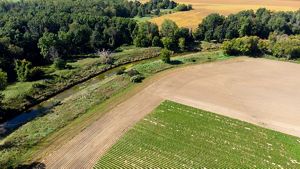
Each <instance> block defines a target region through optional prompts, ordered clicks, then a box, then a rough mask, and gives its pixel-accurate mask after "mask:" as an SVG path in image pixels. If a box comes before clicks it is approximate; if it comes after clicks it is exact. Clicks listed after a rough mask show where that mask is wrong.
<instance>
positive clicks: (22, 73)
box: [15, 60, 31, 82]
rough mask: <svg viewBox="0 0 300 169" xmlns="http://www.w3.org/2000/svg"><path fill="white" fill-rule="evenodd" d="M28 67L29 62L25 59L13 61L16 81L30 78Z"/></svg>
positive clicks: (29, 66) (29, 65)
mask: <svg viewBox="0 0 300 169" xmlns="http://www.w3.org/2000/svg"><path fill="white" fill-rule="evenodd" d="M30 68H31V63H30V62H29V61H26V60H16V61H15V71H16V74H17V78H18V81H20V82H25V81H28V80H29V79H30V73H31V72H30Z"/></svg>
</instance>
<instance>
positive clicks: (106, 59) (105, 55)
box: [97, 49, 114, 65]
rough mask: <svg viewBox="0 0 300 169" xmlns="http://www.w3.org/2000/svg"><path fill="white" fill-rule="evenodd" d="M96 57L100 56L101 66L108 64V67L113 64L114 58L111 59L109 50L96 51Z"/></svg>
mask: <svg viewBox="0 0 300 169" xmlns="http://www.w3.org/2000/svg"><path fill="white" fill-rule="evenodd" d="M97 55H99V56H100V62H101V64H108V65H112V64H114V58H113V57H112V54H111V52H110V51H109V50H104V49H103V50H102V51H98V52H97Z"/></svg>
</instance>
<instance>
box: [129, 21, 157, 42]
mask: <svg viewBox="0 0 300 169" xmlns="http://www.w3.org/2000/svg"><path fill="white" fill-rule="evenodd" d="M133 36H134V41H133V43H134V44H135V46H138V47H149V46H151V45H152V41H153V38H154V37H156V36H159V30H158V26H157V25H156V24H153V23H151V22H142V23H140V24H138V25H137V26H136V28H135V29H134V34H133Z"/></svg>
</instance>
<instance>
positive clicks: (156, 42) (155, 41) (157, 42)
mask: <svg viewBox="0 0 300 169" xmlns="http://www.w3.org/2000/svg"><path fill="white" fill-rule="evenodd" d="M152 46H153V47H159V46H161V41H160V39H159V37H158V36H154V38H153V40H152Z"/></svg>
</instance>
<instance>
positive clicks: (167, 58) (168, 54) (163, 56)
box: [160, 49, 172, 63]
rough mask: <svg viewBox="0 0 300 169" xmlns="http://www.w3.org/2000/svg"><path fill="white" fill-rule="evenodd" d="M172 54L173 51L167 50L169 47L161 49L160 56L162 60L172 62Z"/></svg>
mask: <svg viewBox="0 0 300 169" xmlns="http://www.w3.org/2000/svg"><path fill="white" fill-rule="evenodd" d="M171 54H172V52H171V51H169V50H167V49H163V50H161V52H160V57H161V60H162V61H163V62H164V63H170V62H171V59H170V57H171Z"/></svg>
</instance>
